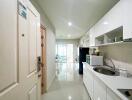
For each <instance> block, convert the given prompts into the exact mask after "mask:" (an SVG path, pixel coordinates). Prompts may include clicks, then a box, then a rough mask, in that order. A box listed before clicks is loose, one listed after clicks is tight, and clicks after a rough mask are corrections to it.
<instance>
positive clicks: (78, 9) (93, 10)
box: [36, 0, 119, 39]
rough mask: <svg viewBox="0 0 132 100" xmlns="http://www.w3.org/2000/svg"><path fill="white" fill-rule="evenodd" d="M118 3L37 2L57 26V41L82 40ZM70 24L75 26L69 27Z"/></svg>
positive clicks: (111, 0)
mask: <svg viewBox="0 0 132 100" xmlns="http://www.w3.org/2000/svg"><path fill="white" fill-rule="evenodd" d="M118 1H119V0H36V2H37V3H38V4H39V5H40V6H41V8H42V9H43V10H44V12H45V13H46V14H47V16H48V17H49V19H50V20H51V22H52V24H53V25H54V26H55V28H56V38H57V39H78V38H80V37H81V36H82V35H84V34H85V33H86V32H87V31H88V29H89V28H90V27H91V26H93V25H94V24H95V23H96V22H97V21H98V20H99V19H100V18H101V17H102V16H103V15H104V14H105V13H106V12H107V11H109V10H110V9H111V8H112V7H113V6H114V5H115V4H116V3H117V2H118ZM68 22H72V24H73V25H72V26H71V27H69V26H68ZM69 34H70V36H69Z"/></svg>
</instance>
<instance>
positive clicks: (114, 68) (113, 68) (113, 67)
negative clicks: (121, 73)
mask: <svg viewBox="0 0 132 100" xmlns="http://www.w3.org/2000/svg"><path fill="white" fill-rule="evenodd" d="M108 59H109V61H110V62H111V64H112V65H113V66H109V65H108V66H109V67H111V68H112V70H113V71H115V70H116V67H115V64H114V62H113V61H112V59H111V58H108Z"/></svg>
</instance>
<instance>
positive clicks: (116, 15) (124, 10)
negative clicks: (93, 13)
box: [90, 0, 132, 46]
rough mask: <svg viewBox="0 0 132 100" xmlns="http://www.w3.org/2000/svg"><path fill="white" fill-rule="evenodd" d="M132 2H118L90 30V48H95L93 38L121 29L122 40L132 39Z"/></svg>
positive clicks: (131, 0) (129, 0) (125, 0)
mask: <svg viewBox="0 0 132 100" xmlns="http://www.w3.org/2000/svg"><path fill="white" fill-rule="evenodd" d="M131 5H132V0H120V1H119V2H118V3H117V4H116V5H115V6H114V7H113V8H112V9H111V10H110V11H109V12H108V13H107V14H106V15H105V16H104V17H102V19H100V20H99V22H97V23H96V24H95V25H94V26H93V27H92V28H91V30H93V29H94V31H91V30H90V46H95V38H97V37H99V36H102V35H104V34H106V33H110V32H111V31H112V30H116V29H118V28H119V27H123V39H132V21H131V20H132V13H131V9H132V6H131Z"/></svg>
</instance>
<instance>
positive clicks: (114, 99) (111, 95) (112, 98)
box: [107, 88, 121, 100]
mask: <svg viewBox="0 0 132 100" xmlns="http://www.w3.org/2000/svg"><path fill="white" fill-rule="evenodd" d="M107 100H121V99H120V98H119V97H118V96H117V95H116V94H115V93H113V92H112V91H111V90H110V89H108V88H107Z"/></svg>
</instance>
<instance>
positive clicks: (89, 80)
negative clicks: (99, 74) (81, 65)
mask: <svg viewBox="0 0 132 100" xmlns="http://www.w3.org/2000/svg"><path fill="white" fill-rule="evenodd" d="M93 81H94V80H93V75H92V73H91V72H89V71H88V70H87V69H85V71H84V76H83V82H84V84H85V86H86V88H87V90H88V93H89V95H90V97H91V99H92V100H93V85H94V84H93Z"/></svg>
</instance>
